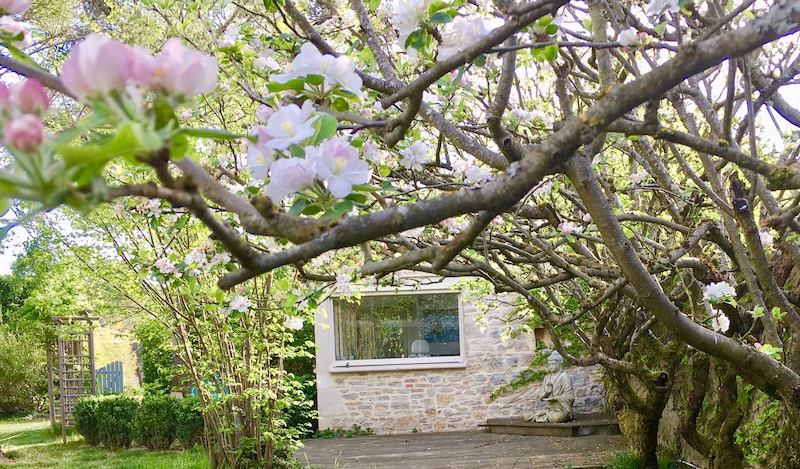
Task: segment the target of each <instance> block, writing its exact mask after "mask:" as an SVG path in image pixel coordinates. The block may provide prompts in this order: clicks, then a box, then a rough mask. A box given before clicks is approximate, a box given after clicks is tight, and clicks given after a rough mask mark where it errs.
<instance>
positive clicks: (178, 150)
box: [169, 134, 189, 160]
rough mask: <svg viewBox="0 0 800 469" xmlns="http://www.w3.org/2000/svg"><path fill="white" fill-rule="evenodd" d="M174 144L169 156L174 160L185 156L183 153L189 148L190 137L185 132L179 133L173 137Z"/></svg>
mask: <svg viewBox="0 0 800 469" xmlns="http://www.w3.org/2000/svg"><path fill="white" fill-rule="evenodd" d="M171 143H172V144H171V145H170V147H169V157H170V158H172V159H173V160H179V159H181V158H183V155H185V154H186V152H187V151H188V150H189V139H188V138H186V135H184V134H178V135H176V136H174V137H172V142H171Z"/></svg>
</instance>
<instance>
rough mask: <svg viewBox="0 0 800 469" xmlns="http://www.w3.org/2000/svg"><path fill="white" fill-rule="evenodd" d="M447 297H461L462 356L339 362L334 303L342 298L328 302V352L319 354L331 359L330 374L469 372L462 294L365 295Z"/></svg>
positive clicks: (385, 292) (444, 291)
mask: <svg viewBox="0 0 800 469" xmlns="http://www.w3.org/2000/svg"><path fill="white" fill-rule="evenodd" d="M436 294H448V295H458V328H459V330H458V347H459V354H458V355H456V356H450V357H414V358H375V359H367V360H336V332H335V329H336V328H335V327H334V311H333V300H335V299H339V298H340V297H338V296H334V297H331V298H328V299H327V300H325V302H324V304H323V308H324V309H325V312H326V313H327V314H326V316H327V320H326V321H325V322H326V325H327V327H325V329H326V332H327V334H328V344H330V345H329V346H328V347H326V348H327V350H320V353H325V352H327V353H328V354H329V357H331V363H332V365H331V367H330V372H331V373H355V372H363V371H392V370H424V369H439V368H466V366H467V362H466V357H467V349H466V338H465V336H464V330H465V328H464V307H463V304H462V301H463V296H464V295H463V294H462V293H461V292H459V291H455V290H449V289H441V288H438V289H426V288H418V289H415V290H403V289H390V290H389V289H387V290H374V291H365V292H362V295H363V296H391V295H436Z"/></svg>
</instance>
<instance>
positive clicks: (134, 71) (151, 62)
mask: <svg viewBox="0 0 800 469" xmlns="http://www.w3.org/2000/svg"><path fill="white" fill-rule="evenodd" d="M128 58H129V60H130V64H131V71H130V77H129V78H130V80H131V81H132V82H134V83H136V84H137V85H140V86H141V87H143V88H145V89H149V88H150V80H151V79H152V78H153V72H154V71H155V68H156V58H155V57H153V56H152V55H150V52H148V51H147V49H145V48H144V47H142V46H133V47H128Z"/></svg>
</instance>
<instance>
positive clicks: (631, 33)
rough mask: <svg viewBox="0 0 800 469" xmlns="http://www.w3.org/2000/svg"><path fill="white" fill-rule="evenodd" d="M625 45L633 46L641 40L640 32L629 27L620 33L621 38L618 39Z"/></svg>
mask: <svg viewBox="0 0 800 469" xmlns="http://www.w3.org/2000/svg"><path fill="white" fill-rule="evenodd" d="M617 42H619V43H620V44H621V45H623V46H626V47H627V46H632V45H634V44H636V43H638V42H639V36H638V32H637V31H636V29H634V28H628V29H626V30H624V31H622V32H621V33H619V39H617Z"/></svg>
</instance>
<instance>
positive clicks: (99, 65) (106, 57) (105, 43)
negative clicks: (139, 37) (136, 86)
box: [61, 34, 132, 101]
mask: <svg viewBox="0 0 800 469" xmlns="http://www.w3.org/2000/svg"><path fill="white" fill-rule="evenodd" d="M131 65H132V62H131V54H130V52H129V49H128V46H126V45H125V44H123V43H121V42H119V41H115V40H114V39H111V38H110V37H108V36H105V35H102V34H90V35H89V36H87V37H86V39H84V40H83V42H81V43H80V44H78V45H77V46H75V48H74V50H73V51H72V54H70V56H69V58H68V59H67V61H66V62H64V66H63V67H62V68H61V81H62V83H64V86H65V87H66V88H67V90H68V91H69V92H70V93H72V94H73V95H75V97H76V98H78V99H79V100H82V101H85V100H87V99H91V98H97V97H101V96H105V95H107V94H108V93H110V92H112V91H119V90H122V89H123V88H125V84H126V83H127V81H128V78H129V77H130V76H131V68H132V67H131Z"/></svg>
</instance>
